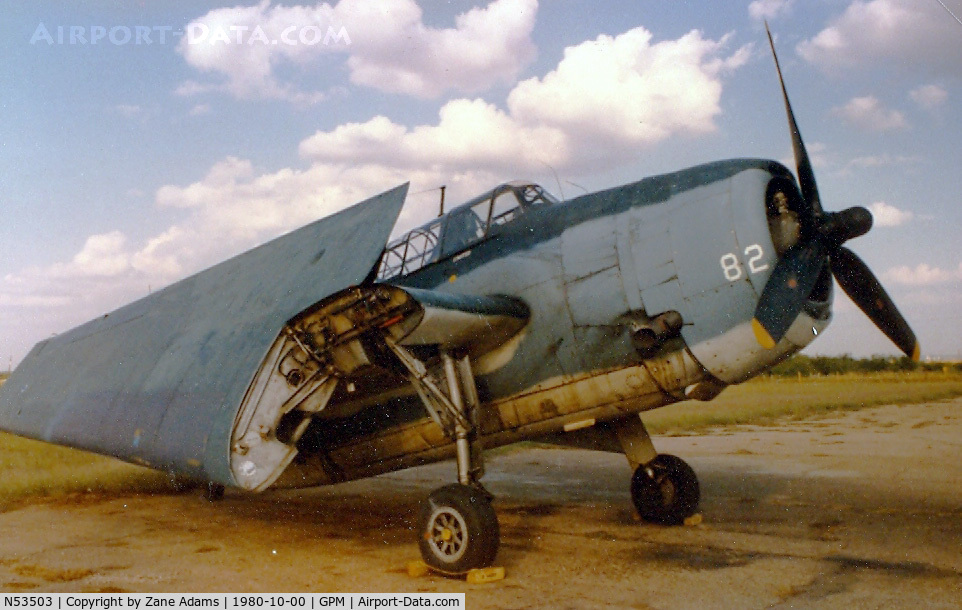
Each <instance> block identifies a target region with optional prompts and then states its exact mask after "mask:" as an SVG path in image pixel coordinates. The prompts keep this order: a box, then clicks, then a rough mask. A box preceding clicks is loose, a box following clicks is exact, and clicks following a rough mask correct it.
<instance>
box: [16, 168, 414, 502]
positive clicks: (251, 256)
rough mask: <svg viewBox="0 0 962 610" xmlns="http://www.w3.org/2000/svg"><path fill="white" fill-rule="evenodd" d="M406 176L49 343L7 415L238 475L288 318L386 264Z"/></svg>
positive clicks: (35, 357)
mask: <svg viewBox="0 0 962 610" xmlns="http://www.w3.org/2000/svg"><path fill="white" fill-rule="evenodd" d="M406 194H407V185H406V184H405V185H402V186H400V187H397V188H395V189H392V190H390V191H387V192H385V193H383V194H381V195H378V196H376V197H373V198H371V199H369V200H367V201H365V202H363V203H360V204H358V205H355V206H353V207H351V208H348V209H347V210H344V211H342V212H339V213H338V214H335V215H333V216H330V217H328V218H325V219H322V220H319V221H317V222H315V223H312V224H310V225H308V226H306V227H303V228H301V229H298V230H297V231H294V232H292V233H289V234H287V235H285V236H282V237H279V238H277V239H275V240H273V241H271V242H268V243H266V244H264V245H262V246H260V247H258V248H255V249H253V250H251V251H249V252H246V253H244V254H241V255H239V256H237V257H234V258H232V259H230V260H228V261H225V262H223V263H221V264H219V265H217V266H215V267H212V268H210V269H208V270H206V271H203V272H201V273H198V274H197V275H194V276H192V277H189V278H187V279H185V280H182V281H180V282H177V283H176V284H173V285H171V286H169V287H167V288H165V289H164V290H162V291H160V292H157V293H155V294H153V295H151V296H149V297H146V298H144V299H141V300H140V301H137V302H135V303H132V304H130V305H127V306H125V307H123V308H121V309H119V310H117V311H115V312H113V313H110V314H108V315H105V316H102V317H100V318H97V319H96V320H93V321H91V322H88V323H87V324H84V325H82V326H80V327H77V328H75V329H73V330H71V331H68V332H66V333H64V334H62V335H59V336H57V337H54V338H51V339H48V340H46V341H43V342H41V343H39V344H38V345H37V346H36V347H35V348H34V349H33V350H32V351H31V352H30V354H29V355H28V356H27V358H26V359H25V360H24V361H23V362H22V363H21V364H20V366H19V367H17V369H16V370H15V371H14V372H13V374H12V375H11V376H10V378H9V380H8V381H7V383H6V384H4V386H3V387H2V388H0V428H3V429H5V430H8V431H11V432H14V433H16V434H20V435H23V436H28V437H32V438H37V439H40V440H45V441H50V442H54V443H58V444H63V445H69V446H74V447H79V448H82V449H88V450H91V451H95V452H98V453H104V454H107V455H112V456H115V457H119V458H121V459H125V460H128V461H133V462H138V463H147V464H149V465H151V466H153V467H155V468H160V469H165V470H170V471H172V472H178V473H182V474H186V475H188V476H194V477H196V478H202V479H207V480H211V481H215V482H219V483H223V484H228V485H230V484H233V477H232V475H231V471H230V435H231V430H232V427H233V424H234V419H235V416H236V413H237V410H238V408H239V406H240V404H241V401H242V399H243V397H244V394H245V393H246V391H247V388H248V386H249V384H250V382H251V379H252V378H253V375H254V373H255V372H256V371H257V369H258V367H259V366H260V364H261V361H262V360H263V358H264V356H265V354H266V353H267V351H268V349H269V348H270V346H271V344H272V342H273V341H274V339H275V338H276V337H277V335H278V334H279V333H280V331H281V329H282V328H283V326H284V324H285V323H286V322H287V321H288V320H289V319H290V318H292V317H293V316H295V315H296V314H298V313H299V312H301V311H303V310H304V309H307V308H308V307H310V306H312V305H314V304H315V303H316V302H317V301H319V300H321V299H323V298H324V297H326V296H327V295H329V294H331V293H333V292H336V291H337V290H339V289H341V288H345V287H347V286H350V285H356V284H359V283H361V282H362V281H363V280H364V279H365V278H366V277H367V276H368V275H369V273H370V271H371V270H372V268H373V267H374V265H375V264H376V263H377V261H378V259H379V257H380V254H381V251H382V249H383V248H384V244H385V242H386V241H387V237H388V235H389V233H390V231H391V229H392V228H393V226H394V223H395V222H396V220H397V217H398V214H399V213H400V210H401V207H402V205H403V203H404V199H405V196H406Z"/></svg>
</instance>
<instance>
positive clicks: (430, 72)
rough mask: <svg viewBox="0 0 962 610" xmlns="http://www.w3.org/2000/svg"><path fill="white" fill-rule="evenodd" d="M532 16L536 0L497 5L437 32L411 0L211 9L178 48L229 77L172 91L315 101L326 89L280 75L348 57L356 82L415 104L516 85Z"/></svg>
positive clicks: (529, 46)
mask: <svg viewBox="0 0 962 610" xmlns="http://www.w3.org/2000/svg"><path fill="white" fill-rule="evenodd" d="M536 13H537V0H495V1H494V2H491V3H490V4H488V5H487V6H485V7H483V8H473V9H471V10H469V11H467V12H465V13H462V14H460V15H458V16H457V17H456V19H455V27H454V28H443V29H439V28H432V27H428V26H426V25H425V24H424V22H423V20H422V17H423V15H422V10H421V8H420V7H419V6H418V5H417V4H416V3H415V2H414V1H413V0H385V1H382V2H377V3H374V2H367V1H365V0H341V1H340V2H338V3H337V4H336V5H331V4H328V3H318V4H316V5H314V6H303V5H296V6H282V5H276V6H271V5H270V2H269V0H262V2H260V3H259V4H257V5H254V6H248V7H243V6H238V7H232V8H220V9H215V10H213V11H210V12H208V13H207V14H206V15H204V16H202V17H200V18H198V19H195V20H194V21H192V22H191V23H190V24H188V26H187V28H186V30H185V31H186V32H187V36H185V37H184V38H182V39H181V42H180V44H179V45H178V51H179V52H180V53H181V54H182V55H183V56H184V58H185V60H186V61H187V63H189V64H190V65H191V66H193V67H194V68H197V69H199V70H202V71H205V72H213V73H216V74H219V75H220V76H222V77H223V78H225V79H226V81H216V82H198V81H187V82H185V83H183V84H181V85H180V86H179V87H178V88H177V93H178V94H181V95H195V94H198V93H203V92H207V91H216V90H223V91H227V92H229V93H231V94H233V95H235V96H237V97H242V98H272V99H284V100H289V101H293V102H298V103H315V102H318V101H321V100H323V99H324V98H325V93H324V92H320V91H313V92H311V91H302V90H300V89H299V88H298V87H296V86H295V85H293V84H292V83H289V82H283V81H282V80H280V79H279V78H278V77H277V74H276V73H277V69H278V68H279V67H281V66H295V67H297V66H316V65H318V64H319V62H321V61H325V58H330V57H337V56H345V55H346V56H347V58H346V61H347V67H348V69H349V72H350V80H351V82H353V83H355V84H359V85H364V86H367V87H372V88H375V89H380V90H383V91H390V92H392V93H402V94H406V95H413V96H416V97H422V98H431V97H436V96H438V95H440V94H441V93H443V92H444V91H446V90H448V89H455V90H459V91H465V92H478V91H482V90H484V89H487V88H489V87H490V86H492V85H494V84H496V83H498V82H511V81H513V80H514V79H515V78H516V77H517V75H518V73H519V72H520V70H521V69H522V68H524V66H526V65H527V64H528V63H530V62H531V61H532V60H533V59H534V55H535V47H534V44H533V43H532V42H531V39H530V34H531V30H532V29H533V27H534V19H535V15H536ZM192 34H193V35H192ZM275 41H276V42H275ZM326 60H327V61H329V59H326Z"/></svg>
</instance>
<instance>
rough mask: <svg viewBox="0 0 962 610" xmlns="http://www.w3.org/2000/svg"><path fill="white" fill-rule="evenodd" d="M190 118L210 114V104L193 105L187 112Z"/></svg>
mask: <svg viewBox="0 0 962 610" xmlns="http://www.w3.org/2000/svg"><path fill="white" fill-rule="evenodd" d="M188 114H189V115H190V116H200V115H202V114H210V104H195V105H194V107H193V108H191V109H190V112H188Z"/></svg>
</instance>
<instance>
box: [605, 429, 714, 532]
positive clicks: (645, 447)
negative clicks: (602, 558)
mask: <svg viewBox="0 0 962 610" xmlns="http://www.w3.org/2000/svg"><path fill="white" fill-rule="evenodd" d="M616 432H617V434H618V440H620V441H621V446H622V448H623V449H624V451H625V455H626V456H627V457H628V462H629V463H631V465H632V466H634V467H635V474H634V476H633V477H631V501H632V502H633V503H634V505H635V509H636V510H637V511H638V515H639V516H640V517H641V518H642V519H644V520H645V521H650V522H652V523H660V524H662V525H679V524H681V523H682V522H684V520H685V519H687V518H688V517H690V516H692V515H694V514H695V511H696V510H697V509H698V501H699V499H700V498H701V491H700V489H699V487H698V477H697V476H696V475H695V471H694V470H692V468H691V466H689V465H688V463H687V462H685V461H684V460H682V459H681V458H679V457H676V456H674V455H668V454H666V453H662V454H659V453H657V452H656V451H655V448H654V446H653V445H652V444H651V437H650V436H649V435H648V430H647V429H646V428H645V425H644V423H642V421H641V418H640V417H638V416H632V417H629V418H626V419H625V420H623V421H622V422H619V423H618V425H617V427H616Z"/></svg>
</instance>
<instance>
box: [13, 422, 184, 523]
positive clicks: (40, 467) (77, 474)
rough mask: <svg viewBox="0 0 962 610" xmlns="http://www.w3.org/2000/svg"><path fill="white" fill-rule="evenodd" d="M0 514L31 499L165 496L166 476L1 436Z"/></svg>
mask: <svg viewBox="0 0 962 610" xmlns="http://www.w3.org/2000/svg"><path fill="white" fill-rule="evenodd" d="M0 472H3V473H4V476H3V477H0V510H5V509H6V508H8V507H9V506H10V505H11V504H15V503H17V502H18V501H20V500H22V499H24V498H27V497H31V498H36V497H44V496H63V495H67V494H72V493H88V492H117V491H124V492H154V491H161V490H163V491H169V490H170V489H171V484H170V481H169V478H168V476H167V475H166V474H165V473H162V472H157V471H153V470H148V469H147V468H142V467H140V466H134V465H132V464H127V463H125V462H121V461H119V460H115V459H112V458H108V457H103V456H99V455H94V454H92V453H87V452H85V451H78V450H76V449H68V448H66V447H58V446H55V445H50V444H47V443H41V442H39V441H34V440H29V439H25V438H20V437H18V436H13V435H12V434H6V433H3V432H0Z"/></svg>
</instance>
